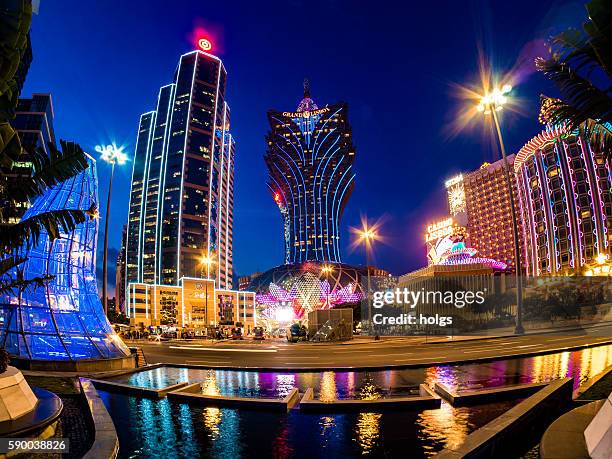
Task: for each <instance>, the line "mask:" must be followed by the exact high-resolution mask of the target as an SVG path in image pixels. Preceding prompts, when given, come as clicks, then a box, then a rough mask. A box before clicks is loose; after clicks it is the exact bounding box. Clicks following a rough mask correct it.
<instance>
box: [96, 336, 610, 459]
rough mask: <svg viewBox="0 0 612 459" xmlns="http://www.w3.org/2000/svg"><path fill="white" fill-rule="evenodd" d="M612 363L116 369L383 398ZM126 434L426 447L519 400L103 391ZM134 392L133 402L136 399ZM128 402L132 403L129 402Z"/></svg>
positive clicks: (604, 356) (212, 447)
mask: <svg viewBox="0 0 612 459" xmlns="http://www.w3.org/2000/svg"><path fill="white" fill-rule="evenodd" d="M611 364H612V346H600V347H595V348H589V349H583V350H581V351H575V352H561V353H557V354H550V355H542V356H535V357H529V358H523V359H513V360H502V361H497V362H490V363H481V364H478V365H476V364H470V365H458V366H438V367H431V368H426V369H405V370H388V371H376V372H331V371H326V372H319V373H257V372H240V371H220V370H199V369H197V370H196V369H184V368H162V369H154V370H150V371H147V372H142V373H137V374H134V375H129V376H120V377H116V378H113V380H114V381H122V382H127V383H130V384H134V383H136V382H138V383H139V384H140V385H143V386H144V385H149V387H165V386H166V385H170V384H174V383H176V382H181V381H189V382H196V381H200V382H202V383H203V391H204V392H205V393H210V394H223V395H246V396H264V397H269V396H274V397H282V396H284V395H286V393H288V391H290V390H291V388H293V387H298V388H299V389H300V391H304V390H305V388H307V387H314V388H315V394H316V396H317V397H319V398H320V399H322V400H333V399H336V398H352V397H357V398H364V399H373V398H378V397H384V396H389V395H391V396H392V395H399V394H403V395H405V394H406V393H415V392H416V390H417V388H418V384H420V383H422V382H425V383H426V384H430V385H432V384H433V383H435V382H439V383H443V384H446V385H448V386H451V387H453V388H459V389H470V388H472V389H473V388H479V387H495V386H501V385H505V384H518V383H531V382H542V381H549V380H551V379H556V378H561V377H574V378H575V381H576V382H575V386H576V387H577V386H578V385H579V382H584V381H585V380H586V379H588V378H590V377H593V376H595V375H596V374H598V373H600V372H601V371H603V370H604V369H605V368H606V367H607V366H608V365H611ZM100 393H101V396H102V397H103V399H104V402H105V404H106V405H107V407H108V409H109V412H110V413H111V416H112V417H113V420H114V421H115V424H116V425H117V431H118V433H119V435H120V442H121V445H122V450H121V453H120V454H121V456H122V457H135V456H150V453H149V452H151V451H154V452H155V453H154V454H153V456H155V455H156V454H158V455H159V456H160V457H162V456H163V457H198V456H200V457H202V456H212V457H216V456H218V455H228V454H229V455H230V456H236V457H238V456H241V455H245V454H246V455H254V454H257V453H256V452H257V451H268V452H269V451H273V452H274V454H275V455H277V456H279V457H287V456H294V455H296V452H299V453H300V455H306V454H309V455H311V456H313V457H317V456H321V455H327V456H330V457H332V456H333V457H337V456H352V455H375V456H376V455H381V454H391V455H393V454H400V455H402V456H404V457H426V456H430V455H433V454H434V453H435V452H437V451H439V450H441V449H442V448H444V447H448V446H451V447H452V446H456V445H459V444H461V443H462V442H463V441H464V440H465V437H466V436H467V435H468V434H469V433H470V432H472V431H474V430H475V429H477V428H478V427H481V426H482V425H484V424H486V423H487V422H489V421H491V420H492V419H494V418H495V417H497V416H499V415H500V414H502V413H503V412H505V411H507V410H508V409H510V408H511V407H512V406H514V405H515V404H516V402H515V401H510V402H500V403H495V404H488V405H481V406H476V407H461V408H454V407H452V406H450V405H448V404H446V403H443V404H442V407H441V408H440V409H437V410H425V411H422V412H410V411H406V412H403V411H402V412H389V413H384V414H381V413H346V414H333V415H329V414H325V415H316V414H312V415H306V414H303V413H295V412H290V413H287V414H284V413H283V414H278V413H267V412H259V411H257V412H254V411H247V410H244V411H242V410H235V409H226V408H221V409H219V408H209V407H195V406H194V407H189V406H188V405H186V404H180V403H173V402H170V401H169V400H167V399H163V400H160V401H157V400H148V399H138V398H132V397H126V396H122V395H117V394H108V393H105V392H102V391H101V392H100ZM126 400H127V403H126ZM126 406H127V409H126Z"/></svg>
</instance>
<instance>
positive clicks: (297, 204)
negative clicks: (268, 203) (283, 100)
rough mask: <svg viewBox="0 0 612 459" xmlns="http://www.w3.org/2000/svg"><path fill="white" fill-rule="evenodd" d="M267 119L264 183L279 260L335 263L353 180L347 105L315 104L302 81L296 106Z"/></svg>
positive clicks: (352, 150) (338, 253) (306, 84)
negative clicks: (280, 248) (280, 232)
mask: <svg viewBox="0 0 612 459" xmlns="http://www.w3.org/2000/svg"><path fill="white" fill-rule="evenodd" d="M268 121H269V123H270V131H269V132H268V134H267V136H266V141H267V145H268V147H267V152H266V155H265V161H266V164H267V166H268V171H269V181H268V187H269V188H270V191H271V192H272V196H273V198H274V200H275V202H276V204H277V205H278V207H279V209H280V211H281V215H282V218H283V224H284V240H285V263H300V262H303V261H312V260H316V261H331V262H338V263H339V262H340V245H339V241H340V227H339V222H340V218H341V216H342V212H343V210H344V207H345V205H346V203H347V201H348V198H349V197H350V195H351V192H352V190H353V185H354V180H355V174H354V172H353V162H354V161H355V148H354V146H353V140H352V132H351V128H350V125H349V122H348V105H347V104H346V103H344V102H339V103H337V104H334V105H326V106H325V107H322V108H319V107H318V106H317V105H316V104H315V102H314V101H313V100H312V99H311V97H310V89H309V85H308V82H307V81H306V80H305V81H304V98H303V99H302V101H301V102H300V104H299V105H298V107H297V109H296V111H295V112H278V111H274V110H271V111H269V112H268Z"/></svg>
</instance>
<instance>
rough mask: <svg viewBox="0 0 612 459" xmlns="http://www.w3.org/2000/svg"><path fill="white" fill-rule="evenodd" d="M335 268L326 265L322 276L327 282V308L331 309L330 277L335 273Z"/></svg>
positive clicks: (322, 270)
mask: <svg viewBox="0 0 612 459" xmlns="http://www.w3.org/2000/svg"><path fill="white" fill-rule="evenodd" d="M333 270H334V268H332V267H331V266H329V265H325V266H323V267H322V268H321V274H323V275H324V276H325V280H326V281H327V287H328V289H327V298H326V299H325V303H326V306H327V307H329V294H330V292H331V285H330V284H329V275H330V274H331V273H332V272H333Z"/></svg>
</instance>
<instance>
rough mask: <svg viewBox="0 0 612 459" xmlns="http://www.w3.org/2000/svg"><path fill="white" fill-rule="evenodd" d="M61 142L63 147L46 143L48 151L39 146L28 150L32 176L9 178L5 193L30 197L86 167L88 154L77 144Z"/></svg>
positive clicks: (38, 194)
mask: <svg viewBox="0 0 612 459" xmlns="http://www.w3.org/2000/svg"><path fill="white" fill-rule="evenodd" d="M60 144H61V146H62V150H59V149H58V148H57V147H56V146H55V144H53V143H49V144H48V149H49V154H47V153H46V152H45V150H43V149H42V148H39V149H37V150H36V151H34V152H31V153H30V157H31V162H32V170H33V174H32V176H30V177H22V178H20V179H19V180H13V181H11V182H10V183H9V184H8V187H7V194H8V195H9V196H11V197H12V198H13V199H15V200H16V201H24V200H32V199H34V198H35V197H37V196H40V195H41V194H43V193H44V192H45V191H46V190H47V189H48V188H50V187H52V186H55V185H57V184H59V183H61V182H63V181H65V180H68V179H70V178H72V177H74V176H75V175H77V174H78V173H80V172H82V171H84V170H85V169H87V167H89V163H88V161H87V155H86V154H85V152H84V151H83V149H82V148H81V147H80V146H79V145H78V144H76V143H74V142H66V141H64V140H61V141H60Z"/></svg>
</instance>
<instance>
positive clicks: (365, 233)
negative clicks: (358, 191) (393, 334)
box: [357, 221, 379, 325]
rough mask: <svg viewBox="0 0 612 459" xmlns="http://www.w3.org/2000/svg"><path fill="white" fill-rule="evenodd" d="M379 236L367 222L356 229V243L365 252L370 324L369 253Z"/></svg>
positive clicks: (370, 319) (370, 318) (369, 318)
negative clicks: (362, 246) (361, 245)
mask: <svg viewBox="0 0 612 459" xmlns="http://www.w3.org/2000/svg"><path fill="white" fill-rule="evenodd" d="M378 238H379V236H378V233H377V232H376V230H375V228H373V227H370V226H368V222H367V221H364V222H363V223H362V228H361V229H360V230H357V243H358V244H364V246H365V252H366V270H367V272H368V291H367V302H368V320H369V321H370V325H372V301H371V298H370V297H371V292H370V255H371V251H372V246H373V244H374V241H376V240H378Z"/></svg>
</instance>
